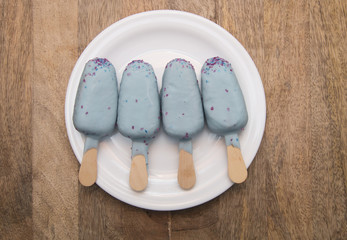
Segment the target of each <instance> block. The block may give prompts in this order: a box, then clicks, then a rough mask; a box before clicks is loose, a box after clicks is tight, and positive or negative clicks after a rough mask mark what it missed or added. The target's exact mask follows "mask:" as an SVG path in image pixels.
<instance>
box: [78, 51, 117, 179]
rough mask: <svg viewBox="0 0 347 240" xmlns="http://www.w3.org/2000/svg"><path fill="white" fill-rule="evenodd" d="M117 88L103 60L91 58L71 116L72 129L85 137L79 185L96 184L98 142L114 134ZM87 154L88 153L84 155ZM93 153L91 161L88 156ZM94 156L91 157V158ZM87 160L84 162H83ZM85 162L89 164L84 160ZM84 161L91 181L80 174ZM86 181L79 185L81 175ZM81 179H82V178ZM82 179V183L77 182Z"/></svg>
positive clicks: (111, 71)
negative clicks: (88, 165) (88, 167)
mask: <svg viewBox="0 0 347 240" xmlns="http://www.w3.org/2000/svg"><path fill="white" fill-rule="evenodd" d="M117 88H118V85H117V77H116V71H115V68H114V67H113V65H112V64H111V63H110V62H109V61H108V60H107V59H105V58H94V59H92V60H90V61H88V62H87V63H86V65H85V67H84V70H83V73H82V76H81V79H80V83H79V86H78V90H77V94H76V99H75V106H74V112H73V124H74V126H75V128H76V129H77V130H78V131H79V132H81V133H83V134H85V135H86V141H85V144H84V157H83V160H82V166H81V169H80V181H81V183H82V184H83V185H85V186H88V185H89V184H90V185H91V184H93V183H94V182H95V180H96V151H97V148H98V143H99V139H100V138H101V137H103V136H106V135H109V134H111V133H112V132H113V131H114V128H115V124H116V119H117V102H118V90H117ZM89 150H92V151H90V152H89V153H88V151H89ZM91 153H93V158H95V159H94V160H90V158H89V157H88V156H91ZM94 155H95V156H94ZM85 159H87V160H85ZM88 159H89V160H88ZM88 161H93V165H95V169H94V167H93V169H94V170H93V171H95V172H93V173H90V174H92V175H93V176H92V178H95V180H94V182H93V180H92V179H91V178H90V176H91V175H90V174H87V172H85V171H84V169H85V167H86V166H87V165H85V164H88ZM84 173H86V174H87V175H88V176H89V177H87V178H88V181H89V180H90V181H89V182H88V183H87V182H86V180H85V181H83V180H82V179H85V178H83V176H81V174H82V175H83V174H84ZM84 176H85V175H84ZM81 178H82V179H81Z"/></svg>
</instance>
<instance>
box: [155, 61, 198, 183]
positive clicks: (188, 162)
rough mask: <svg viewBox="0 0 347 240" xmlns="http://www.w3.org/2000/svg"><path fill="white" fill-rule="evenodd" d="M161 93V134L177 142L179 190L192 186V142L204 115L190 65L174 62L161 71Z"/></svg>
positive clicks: (194, 76)
mask: <svg viewBox="0 0 347 240" xmlns="http://www.w3.org/2000/svg"><path fill="white" fill-rule="evenodd" d="M162 85H163V86H162V89H161V104H162V117H163V126H164V130H165V132H166V133H167V134H168V135H170V136H171V137H174V138H175V139H177V140H178V141H179V153H180V157H179V158H180V161H179V169H178V183H179V184H180V186H181V187H182V188H183V189H190V188H192V187H193V186H194V184H195V179H196V177H195V170H194V163H193V158H192V142H191V140H192V138H193V137H194V136H195V135H196V134H197V133H199V132H200V131H201V130H202V129H203V127H204V113H203V108H202V102H201V95H200V90H199V85H198V81H197V79H196V75H195V71H194V67H193V65H192V64H191V63H190V62H188V61H186V60H184V59H180V58H177V59H174V60H172V61H170V62H169V63H168V64H167V65H166V68H165V71H164V75H163V84H162Z"/></svg>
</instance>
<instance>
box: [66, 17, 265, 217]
mask: <svg viewBox="0 0 347 240" xmlns="http://www.w3.org/2000/svg"><path fill="white" fill-rule="evenodd" d="M214 56H220V57H223V58H225V59H227V60H228V61H229V62H230V63H231V64H232V66H233V69H234V71H235V73H236V75H237V77H238V80H239V83H240V86H241V89H242V91H243V94H244V97H245V101H246V105H247V110H248V115H249V120H248V124H247V126H246V127H245V129H244V130H243V131H242V132H241V133H240V143H241V150H242V154H243V157H244V160H245V162H246V166H247V168H248V166H249V165H250V164H251V162H252V160H253V158H254V156H255V154H256V152H257V150H258V148H259V145H260V142H261V139H262V136H263V132H264V127H265V118H266V104H265V94H264V88H263V85H262V82H261V79H260V76H259V73H258V71H257V68H256V66H255V64H254V63H253V61H252V59H251V57H250V56H249V55H248V53H247V52H246V50H245V49H244V48H243V47H242V45H241V44H240V43H239V42H238V41H237V40H236V39H235V38H234V37H233V36H232V35H231V34H230V33H229V32H227V31H226V30H224V29H223V28H222V27H220V26H219V25H217V24H215V23H213V22H211V21H209V20H207V19H205V18H203V17H200V16H197V15H194V14H191V13H187V12H181V11H171V10H160V11H150V12H144V13H140V14H135V15H132V16H130V17H127V18H124V19H122V20H120V21H118V22H116V23H114V24H112V25H111V26H109V27H108V28H106V29H105V30H104V31H102V32H101V33H100V34H99V35H98V36H97V37H96V38H95V39H94V40H93V41H92V42H91V43H90V44H89V45H88V46H87V48H86V49H85V50H84V52H83V53H82V54H81V56H80V58H79V59H78V61H77V63H76V65H75V67H74V69H73V71H72V73H71V77H70V81H69V85H68V88H67V92H66V101H65V121H66V128H67V133H68V136H69V140H70V143H71V146H72V149H73V151H74V153H75V155H76V157H77V159H78V161H79V162H81V160H82V155H83V144H84V136H83V134H80V133H79V132H78V131H77V130H76V129H75V128H74V126H73V123H72V115H73V107H74V102H75V96H76V91H77V87H78V84H79V79H80V76H81V74H82V71H83V68H84V65H85V63H86V62H87V61H88V60H89V59H92V58H94V57H105V58H107V59H108V60H110V61H111V62H112V63H113V65H114V66H115V68H116V70H117V78H118V83H119V82H120V81H121V76H122V72H123V70H124V68H125V66H126V65H127V64H128V63H129V62H131V61H132V60H135V59H143V60H144V61H146V62H148V63H150V64H151V65H152V66H153V68H154V71H155V73H156V75H157V78H158V86H159V89H160V88H161V79H162V74H163V71H164V68H165V65H166V63H167V62H169V61H170V60H172V59H174V58H177V57H181V58H185V59H186V60H189V61H190V62H191V63H192V64H193V65H194V67H195V69H196V74H197V78H198V80H199V81H200V69H201V66H202V64H203V63H204V61H205V60H206V59H207V58H210V57H214ZM130 148H131V141H130V140H129V139H128V138H125V137H123V136H122V135H121V134H120V133H119V132H118V131H115V133H114V134H113V135H112V136H110V137H106V138H104V140H103V141H101V143H100V145H99V151H98V178H97V182H96V183H97V184H98V185H99V186H100V187H101V188H102V189H104V190H105V191H106V192H108V193H109V194H111V195H112V196H113V197H115V198H117V199H119V200H121V201H124V202H126V203H128V204H131V205H134V206H137V207H141V208H146V209H152V210H178V209H184V208H188V207H193V206H196V205H199V204H201V203H204V202H207V201H208V200H210V199H212V198H215V197H217V196H218V195H220V194H221V193H223V192H224V191H225V190H227V189H228V188H229V187H230V186H232V184H233V183H232V182H231V181H230V180H229V178H228V175H227V154H226V146H225V142H224V138H222V137H219V136H216V135H215V134H213V133H211V132H210V131H209V130H208V129H207V128H206V127H205V129H204V130H203V132H202V133H201V134H199V135H198V136H197V137H196V138H194V139H193V158H194V162H195V170H196V174H197V181H196V185H195V186H194V188H193V189H191V190H189V191H185V190H182V189H181V188H180V187H179V185H178V183H177V168H178V143H177V142H176V141H175V140H173V139H171V138H170V137H168V136H167V135H166V134H165V133H164V132H163V130H162V129H161V131H160V133H159V135H158V136H157V137H156V139H155V140H154V141H153V142H152V144H151V145H150V147H149V168H148V171H149V182H148V187H147V189H146V190H145V191H143V192H134V191H132V190H131V188H130V186H129V170H130V164H131V150H130ZM251 177H252V176H249V178H251Z"/></svg>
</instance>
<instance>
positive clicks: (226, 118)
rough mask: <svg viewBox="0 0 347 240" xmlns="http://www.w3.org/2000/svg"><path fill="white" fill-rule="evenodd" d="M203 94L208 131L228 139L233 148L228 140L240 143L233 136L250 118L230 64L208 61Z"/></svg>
mask: <svg viewBox="0 0 347 240" xmlns="http://www.w3.org/2000/svg"><path fill="white" fill-rule="evenodd" d="M201 92H202V96H203V105H204V111H205V116H206V122H207V126H208V128H209V129H210V130H211V131H212V132H214V133H216V134H218V135H224V136H226V143H227V145H230V144H231V145H233V143H231V142H230V141H229V140H228V139H231V138H234V139H236V137H235V136H234V135H233V134H235V133H238V132H239V131H240V130H241V129H242V128H243V127H244V126H245V125H246V124H247V121H248V114H247V109H246V104H245V100H244V98H243V94H242V91H241V88H240V86H239V83H238V81H237V78H236V75H235V73H234V71H233V70H232V68H231V64H230V63H229V62H228V61H226V60H224V59H222V58H219V57H214V58H210V59H207V61H206V62H205V64H204V65H203V67H202V69H201ZM227 136H228V137H227ZM237 139H238V138H237ZM235 144H236V143H235ZM234 146H238V147H239V145H234Z"/></svg>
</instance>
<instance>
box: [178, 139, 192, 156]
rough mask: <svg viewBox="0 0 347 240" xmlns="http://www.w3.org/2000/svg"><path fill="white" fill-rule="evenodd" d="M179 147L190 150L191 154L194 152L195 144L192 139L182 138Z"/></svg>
mask: <svg viewBox="0 0 347 240" xmlns="http://www.w3.org/2000/svg"><path fill="white" fill-rule="evenodd" d="M178 149H180V150H181V149H183V150H184V151H186V152H189V153H190V154H192V153H193V146H192V141H191V140H181V141H179V144H178Z"/></svg>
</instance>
